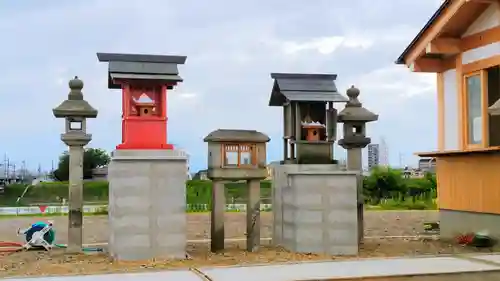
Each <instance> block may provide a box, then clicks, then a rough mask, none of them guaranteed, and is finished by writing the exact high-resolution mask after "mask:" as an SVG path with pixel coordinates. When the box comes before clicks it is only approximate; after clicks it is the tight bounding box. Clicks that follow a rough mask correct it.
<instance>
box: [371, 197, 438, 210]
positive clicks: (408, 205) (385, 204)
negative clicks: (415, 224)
mask: <svg viewBox="0 0 500 281" xmlns="http://www.w3.org/2000/svg"><path fill="white" fill-rule="evenodd" d="M366 209H367V210H370V211H387V210H394V211H402V210H437V209H438V208H437V202H436V201H434V200H430V201H422V200H419V201H415V202H413V201H412V200H407V201H400V200H393V199H387V200H384V201H382V202H381V203H380V204H378V205H366Z"/></svg>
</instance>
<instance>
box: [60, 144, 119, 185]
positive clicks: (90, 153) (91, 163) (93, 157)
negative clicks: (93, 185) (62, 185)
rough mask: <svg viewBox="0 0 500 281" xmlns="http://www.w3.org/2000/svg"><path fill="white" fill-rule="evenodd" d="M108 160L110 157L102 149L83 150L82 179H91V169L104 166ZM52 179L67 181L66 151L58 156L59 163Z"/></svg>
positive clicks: (67, 164)
mask: <svg viewBox="0 0 500 281" xmlns="http://www.w3.org/2000/svg"><path fill="white" fill-rule="evenodd" d="M110 160H111V157H110V156H109V154H108V153H107V152H106V151H105V150H104V149H100V148H87V149H85V152H84V153H83V178H84V179H90V178H92V169H95V168H97V167H101V166H105V165H107V164H108V163H109V161H110ZM53 177H54V179H56V180H59V181H67V180H68V179H69V153H68V152H67V151H65V152H63V153H62V154H61V156H59V163H58V165H57V169H56V170H55V171H53Z"/></svg>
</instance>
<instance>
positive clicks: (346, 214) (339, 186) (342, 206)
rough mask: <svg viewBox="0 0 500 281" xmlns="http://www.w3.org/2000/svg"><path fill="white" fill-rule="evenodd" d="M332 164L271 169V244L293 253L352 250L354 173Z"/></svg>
mask: <svg viewBox="0 0 500 281" xmlns="http://www.w3.org/2000/svg"><path fill="white" fill-rule="evenodd" d="M336 169H337V167H336V166H335V165H281V166H278V167H276V168H275V169H274V171H275V172H274V173H275V178H274V183H273V185H274V187H275V189H274V194H273V212H274V216H275V220H274V225H273V228H274V236H273V244H275V245H281V246H283V247H284V248H286V249H288V250H290V251H294V252H308V253H321V254H329V255H356V254H357V253H358V248H359V243H358V239H357V234H358V233H357V232H358V227H357V220H358V216H357V188H356V184H357V173H355V172H346V171H338V170H336Z"/></svg>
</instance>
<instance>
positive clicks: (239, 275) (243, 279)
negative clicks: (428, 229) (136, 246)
mask: <svg viewBox="0 0 500 281" xmlns="http://www.w3.org/2000/svg"><path fill="white" fill-rule="evenodd" d="M199 271H200V272H201V273H202V274H199V273H196V272H193V271H189V270H172V271H161V272H147V273H124V274H106V275H86V276H71V277H68V276H65V277H63V276H61V277H37V278H36V279H32V278H14V279H7V280H9V281H29V280H30V279H31V280H37V281H63V280H64V281H132V280H134V281H155V280H163V281H169V280H172V281H173V280H177V281H207V280H211V281H255V280H259V281H298V280H327V279H328V280H332V279H333V280H335V279H336V278H339V279H340V278H342V279H345V278H362V277H381V276H387V277H388V276H404V275H426V274H443V273H465V272H482V271H498V274H499V280H500V254H497V255H469V256H465V257H464V258H461V257H421V258H391V259H365V260H354V261H325V262H307V263H296V264H281V265H258V266H244V267H243V266H241V267H218V268H201V269H199ZM206 277H208V279H207V278H206Z"/></svg>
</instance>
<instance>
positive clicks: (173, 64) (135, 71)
mask: <svg viewBox="0 0 500 281" xmlns="http://www.w3.org/2000/svg"><path fill="white" fill-rule="evenodd" d="M97 58H98V59H99V61H101V62H108V88H110V89H119V88H121V85H120V81H136V82H137V81H142V82H146V83H153V82H154V83H158V82H159V83H162V84H166V85H168V86H167V87H168V89H172V88H173V87H172V85H175V84H176V83H177V82H182V78H181V77H180V76H179V70H178V68H177V65H179V64H184V63H185V62H186V57H185V56H163V55H140V54H113V53H97Z"/></svg>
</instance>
